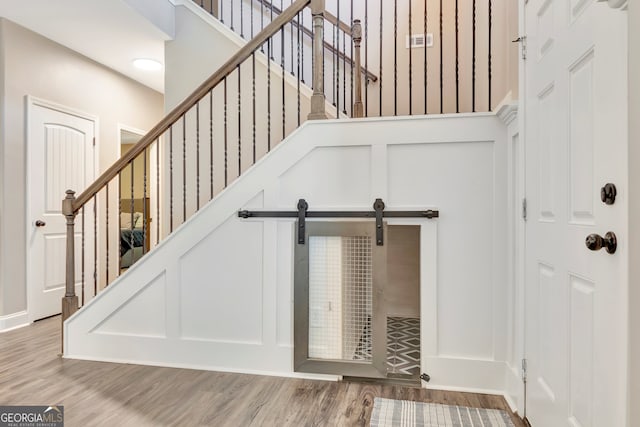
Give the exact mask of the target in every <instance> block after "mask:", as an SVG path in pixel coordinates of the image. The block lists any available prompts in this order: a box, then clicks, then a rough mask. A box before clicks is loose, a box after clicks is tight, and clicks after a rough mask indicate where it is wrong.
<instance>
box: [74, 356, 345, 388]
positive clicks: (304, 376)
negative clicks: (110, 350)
mask: <svg viewBox="0 0 640 427" xmlns="http://www.w3.org/2000/svg"><path fill="white" fill-rule="evenodd" d="M62 357H63V358H64V359H73V360H85V361H89V362H107V363H118V364H120V365H142V366H157V367H162V368H176V369H196V370H200V371H213V372H227V373H230V374H245V375H260V376H266V377H283V378H299V379H305V380H322V381H332V382H335V381H340V380H341V379H342V376H338V375H322V374H307V373H304V372H272V371H261V370H252V369H234V368H225V367H220V366H205V365H197V364H189V363H171V362H153V361H141V360H135V361H131V360H126V359H117V358H103V357H90V356H77V355H73V356H66V355H63V356H62Z"/></svg>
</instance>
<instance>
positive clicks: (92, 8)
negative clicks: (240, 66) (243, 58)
mask: <svg viewBox="0 0 640 427" xmlns="http://www.w3.org/2000/svg"><path fill="white" fill-rule="evenodd" d="M154 2H155V3H156V5H157V6H160V5H163V6H162V7H161V9H162V8H163V7H164V12H163V13H162V15H163V16H162V19H163V20H164V21H163V22H162V23H160V24H159V26H156V25H154V24H153V23H152V22H151V19H154V18H155V17H156V16H158V15H159V14H158V9H155V10H153V11H152V12H153V13H150V14H147V17H145V16H143V15H142V14H141V13H140V12H138V11H137V10H136V9H138V10H140V8H141V5H144V2H141V1H140V0H55V1H51V0H29V1H24V0H2V1H0V16H2V17H5V18H7V19H9V20H10V21H13V22H15V23H17V24H19V25H21V26H23V27H26V28H28V29H30V30H31V31H33V32H36V33H38V34H41V35H43V36H44V37H47V38H49V39H51V40H53V41H55V42H57V43H59V44H61V45H64V46H66V47H68V48H70V49H72V50H74V51H76V52H78V53H81V54H82V55H84V56H87V57H89V58H91V59H93V60H94V61H96V62H99V63H101V64H103V65H105V66H107V67H109V68H111V69H113V70H115V71H118V72H119V73H122V74H124V75H125V76H128V77H130V78H132V79H133V80H136V81H138V82H140V83H142V84H144V85H145V86H148V87H150V88H152V89H154V90H156V91H158V92H161V93H164V68H163V69H162V70H161V71H155V72H148V71H143V70H139V69H137V68H135V67H134V66H133V63H132V61H133V60H134V59H136V58H150V59H155V60H157V61H159V62H161V63H162V64H164V42H165V41H166V40H169V39H170V38H171V34H170V33H171V29H170V28H169V29H168V27H169V25H167V24H166V22H168V21H169V19H170V17H169V16H168V15H169V13H171V11H172V9H171V10H169V9H167V8H168V7H170V8H173V5H171V4H170V3H169V1H166V0H165V1H163V0H154ZM147 3H148V2H147ZM161 28H162V29H161ZM168 33H169V34H168Z"/></svg>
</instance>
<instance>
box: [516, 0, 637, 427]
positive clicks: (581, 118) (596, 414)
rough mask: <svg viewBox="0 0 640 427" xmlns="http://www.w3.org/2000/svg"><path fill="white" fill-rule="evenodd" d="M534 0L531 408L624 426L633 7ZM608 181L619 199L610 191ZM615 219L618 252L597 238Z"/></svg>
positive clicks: (530, 26) (530, 412)
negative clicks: (603, 193)
mask: <svg viewBox="0 0 640 427" xmlns="http://www.w3.org/2000/svg"><path fill="white" fill-rule="evenodd" d="M524 3H525V4H526V6H525V25H526V36H527V39H526V42H527V59H526V61H525V62H524V63H525V64H526V65H525V67H526V68H525V74H526V79H525V80H526V83H525V86H526V92H525V98H524V99H525V128H526V129H525V132H526V135H525V136H526V139H527V140H526V144H525V146H526V159H527V160H526V162H527V172H526V174H527V184H526V187H527V199H528V207H529V219H528V222H527V248H526V250H527V255H526V258H527V261H526V263H527V265H526V270H527V272H526V275H527V281H526V311H527V314H526V319H527V320H526V323H527V325H526V357H527V361H528V384H527V390H528V395H527V411H526V412H527V418H528V419H529V421H530V422H531V424H532V425H533V426H541V427H554V426H574V427H577V426H582V427H586V426H591V427H600V426H623V425H625V402H626V394H625V393H626V391H625V387H626V383H625V381H626V375H625V373H626V371H625V366H626V356H625V355H626V331H627V329H626V328H627V324H626V316H625V314H626V313H625V308H624V307H625V306H626V302H625V301H626V295H627V275H626V267H627V263H628V261H627V258H626V257H627V249H626V244H625V238H626V236H627V233H626V230H627V228H626V222H627V213H626V212H627V206H626V197H625V193H626V189H627V166H626V152H627V144H628V142H627V130H626V129H627V117H626V113H627V104H626V87H627V75H626V74H627V72H626V70H627V64H626V56H627V54H626V47H627V33H626V25H627V18H626V12H624V11H620V10H614V9H611V8H610V7H609V6H607V5H606V3H604V4H603V3H597V2H595V1H593V0H529V1H528V2H524ZM608 182H611V183H614V184H615V185H616V186H617V190H618V197H617V199H616V202H615V204H613V205H606V204H605V203H603V202H602V201H601V200H600V189H601V187H603V186H604V185H605V184H606V183H608ZM608 231H612V232H614V233H615V234H616V235H617V237H618V247H617V251H616V252H615V254H609V253H607V252H606V251H605V250H604V249H602V250H600V251H591V250H589V249H588V248H587V247H586V245H585V239H586V237H587V236H588V235H590V234H598V235H600V236H604V235H605V233H607V232H608Z"/></svg>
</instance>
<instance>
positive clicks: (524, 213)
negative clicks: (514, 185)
mask: <svg viewBox="0 0 640 427" xmlns="http://www.w3.org/2000/svg"><path fill="white" fill-rule="evenodd" d="M522 219H523V220H525V221H526V220H527V199H522Z"/></svg>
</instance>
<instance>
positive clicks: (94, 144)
mask: <svg viewBox="0 0 640 427" xmlns="http://www.w3.org/2000/svg"><path fill="white" fill-rule="evenodd" d="M93 146H94V147H95V146H96V137H95V136H94V137H93Z"/></svg>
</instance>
